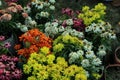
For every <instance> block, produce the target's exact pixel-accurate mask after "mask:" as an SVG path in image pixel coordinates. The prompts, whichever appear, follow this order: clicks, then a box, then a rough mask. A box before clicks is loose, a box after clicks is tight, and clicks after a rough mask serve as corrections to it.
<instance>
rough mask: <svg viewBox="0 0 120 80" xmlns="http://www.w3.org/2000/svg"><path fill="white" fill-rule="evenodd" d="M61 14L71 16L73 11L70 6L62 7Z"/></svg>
mask: <svg viewBox="0 0 120 80" xmlns="http://www.w3.org/2000/svg"><path fill="white" fill-rule="evenodd" d="M62 14H66V15H68V16H73V14H74V11H73V10H72V9H70V8H63V9H62Z"/></svg>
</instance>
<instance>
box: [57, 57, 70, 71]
mask: <svg viewBox="0 0 120 80" xmlns="http://www.w3.org/2000/svg"><path fill="white" fill-rule="evenodd" d="M56 62H57V64H58V65H60V66H61V67H63V69H64V68H66V67H68V63H67V62H66V61H65V59H64V58H62V57H57V60H56Z"/></svg>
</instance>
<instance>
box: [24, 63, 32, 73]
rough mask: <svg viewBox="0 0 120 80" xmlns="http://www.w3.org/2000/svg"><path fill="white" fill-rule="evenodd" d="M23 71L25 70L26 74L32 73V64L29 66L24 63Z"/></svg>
mask: <svg viewBox="0 0 120 80" xmlns="http://www.w3.org/2000/svg"><path fill="white" fill-rule="evenodd" d="M23 72H24V73H25V74H29V73H31V66H29V65H27V64H24V65H23Z"/></svg>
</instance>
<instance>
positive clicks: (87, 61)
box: [68, 39, 105, 71]
mask: <svg viewBox="0 0 120 80" xmlns="http://www.w3.org/2000/svg"><path fill="white" fill-rule="evenodd" d="M83 45H84V46H83V49H80V50H78V51H77V52H71V53H70V54H69V60H68V61H69V63H70V64H72V63H75V62H76V61H78V60H80V62H81V63H80V64H81V65H82V66H83V67H84V68H85V69H93V70H94V71H96V70H98V69H97V67H98V66H102V65H101V64H102V61H101V60H100V58H99V56H97V55H102V56H103V55H105V54H104V53H103V54H102V53H101V54H100V53H99V54H97V55H96V54H95V53H94V51H93V50H92V48H93V45H92V43H91V42H89V41H87V40H86V39H84V40H83ZM98 50H105V47H104V46H103V45H101V46H99V49H98Z"/></svg>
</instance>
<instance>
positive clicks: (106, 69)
mask: <svg viewBox="0 0 120 80" xmlns="http://www.w3.org/2000/svg"><path fill="white" fill-rule="evenodd" d="M118 67H119V70H116V68H118ZM110 68H111V69H110ZM112 68H115V69H114V70H113V69H112ZM108 69H110V70H112V72H111V73H112V74H114V77H113V75H110V76H109V77H111V79H112V78H115V79H116V76H118V74H117V73H113V72H116V71H120V64H110V65H108V66H106V68H105V72H104V73H105V74H104V75H105V79H101V80H109V79H107V78H108V76H107V72H108V71H109V70H108ZM117 78H118V77H117ZM112 80H114V79H112ZM117 80H118V79H117Z"/></svg>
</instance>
